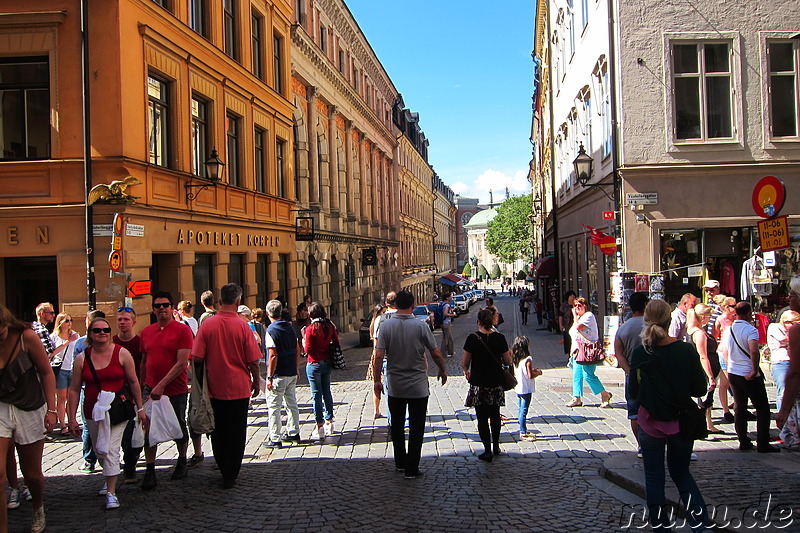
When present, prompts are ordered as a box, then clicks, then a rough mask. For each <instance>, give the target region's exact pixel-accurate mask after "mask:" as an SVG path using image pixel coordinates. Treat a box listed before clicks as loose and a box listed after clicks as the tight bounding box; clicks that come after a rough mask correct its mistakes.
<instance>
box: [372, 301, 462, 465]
mask: <svg viewBox="0 0 800 533" xmlns="http://www.w3.org/2000/svg"><path fill="white" fill-rule="evenodd" d="M396 305H397V313H395V314H394V316H392V317H391V318H389V319H386V320H384V321H383V322H382V323H381V329H380V335H379V336H378V345H377V346H376V347H375V353H374V355H373V360H372V372H373V375H372V377H373V381H374V391H375V394H376V395H378V396H380V395H381V394H382V393H383V385H382V384H381V372H380V369H381V367H382V366H383V358H384V357H386V384H387V388H388V390H389V397H388V404H389V413H390V415H391V435H392V445H393V447H394V464H395V468H396V469H397V471H398V472H405V477H406V479H414V478H417V477H420V476H421V475H422V472H421V471H420V470H419V458H420V455H421V454H422V437H423V434H424V433H425V417H426V415H427V412H428V396H429V395H430V391H429V389H428V361H427V359H426V358H425V351H426V350H427V351H429V352H430V353H431V357H432V358H433V362H434V363H436V366H438V367H439V374H438V376H437V378H438V379H440V380H441V382H442V385H444V384H445V383H446V382H447V371H446V370H445V367H444V359H443V358H442V352H441V351H440V350H439V348H437V347H436V341H434V340H433V333H431V330H430V328H428V325H427V324H426V323H424V322H421V321H419V320H416V319H415V318H414V315H413V314H412V310H413V309H414V295H413V294H411V293H410V292H408V291H400V292H399V293H397V300H396ZM406 409H408V451H406V442H405V440H406V439H405V430H404V425H405V420H406Z"/></svg>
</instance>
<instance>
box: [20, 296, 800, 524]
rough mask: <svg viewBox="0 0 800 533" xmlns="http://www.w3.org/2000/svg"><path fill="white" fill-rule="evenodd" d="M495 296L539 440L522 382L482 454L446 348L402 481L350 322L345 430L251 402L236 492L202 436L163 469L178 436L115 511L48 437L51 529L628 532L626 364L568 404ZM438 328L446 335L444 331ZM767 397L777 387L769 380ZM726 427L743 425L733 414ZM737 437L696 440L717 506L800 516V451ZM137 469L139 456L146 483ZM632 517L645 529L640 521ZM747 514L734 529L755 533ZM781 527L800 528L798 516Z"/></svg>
mask: <svg viewBox="0 0 800 533" xmlns="http://www.w3.org/2000/svg"><path fill="white" fill-rule="evenodd" d="M496 304H497V305H498V306H499V307H500V309H501V311H502V312H503V314H504V317H505V320H506V323H505V324H504V325H503V327H501V331H503V332H504V333H505V334H506V336H507V337H508V339H509V341H511V340H513V336H514V335H516V334H519V333H522V334H526V335H528V336H529V337H531V339H532V345H533V351H534V359H535V361H536V364H537V366H540V367H541V368H542V369H543V370H544V375H543V376H542V377H540V378H538V379H537V392H536V393H535V394H534V400H533V405H532V406H531V411H530V413H529V418H530V423H529V429H532V430H533V431H535V432H536V434H537V440H536V441H535V442H524V441H519V439H518V434H517V431H518V427H517V422H516V411H517V409H516V401H517V400H516V396H515V395H514V394H513V392H512V393H509V394H508V395H507V397H506V407H505V408H503V411H502V412H503V413H504V414H505V415H507V416H508V417H509V420H508V421H507V422H505V425H504V427H503V435H502V438H501V447H502V448H503V450H504V452H505V453H504V455H501V456H499V457H498V458H496V460H495V461H494V462H493V463H491V464H486V463H483V462H481V461H479V460H478V459H477V454H478V453H480V452H481V451H482V446H481V445H480V443H479V439H478V436H477V428H476V422H475V419H474V414H473V411H471V410H470V409H467V408H465V407H464V406H463V400H464V397H465V395H466V391H467V384H466V382H465V380H464V378H463V376H462V375H461V369H460V357H459V356H456V357H454V358H452V359H448V360H447V367H448V373H449V375H450V379H449V380H448V383H447V385H446V386H444V387H442V386H441V385H439V384H438V383H437V382H436V381H435V379H434V376H435V366H434V365H432V364H431V372H430V375H431V397H430V400H429V407H428V415H429V416H428V424H427V427H426V434H425V441H424V444H423V454H422V455H423V458H422V464H421V468H422V469H423V470H424V471H425V476H424V477H423V478H421V479H417V480H404V479H403V478H402V476H398V475H397V474H396V473H395V472H394V468H393V462H392V460H391V456H392V452H391V445H390V443H389V439H388V431H387V428H386V426H385V424H386V420H385V419H379V420H377V421H375V420H373V412H372V397H371V394H372V393H371V390H372V387H371V383H370V382H369V381H366V380H365V379H364V378H365V374H366V369H367V365H368V360H369V354H370V349H368V348H358V347H355V345H356V344H357V335H356V334H347V335H343V336H342V345H343V346H344V347H345V356H346V358H347V362H348V368H347V369H346V370H343V371H335V372H334V375H333V378H334V383H333V387H332V389H333V398H334V402H335V403H336V412H335V414H336V423H335V433H334V435H333V436H332V437H330V438H328V439H326V442H325V444H323V445H319V444H315V443H310V442H308V441H306V440H304V441H303V442H302V443H301V444H300V445H294V446H291V447H287V448H283V449H279V450H272V449H270V448H267V447H266V446H264V442H265V440H266V437H267V419H266V415H267V413H266V408H265V406H264V403H263V400H262V399H257V400H256V401H254V403H253V407H254V408H253V409H252V410H251V411H250V420H249V422H250V425H249V430H248V442H247V449H246V452H245V453H246V457H245V464H244V465H243V468H242V473H241V476H240V479H239V483H238V484H237V487H236V488H235V489H233V490H229V491H222V490H221V489H220V488H219V482H220V476H219V472H218V471H217V470H214V469H213V464H214V461H213V458H212V457H211V447H210V443H209V442H208V441H206V442H205V443H204V449H205V452H206V457H207V459H206V460H205V461H204V462H203V463H202V464H201V465H200V466H198V467H197V468H196V469H193V470H191V471H190V473H189V476H188V478H187V479H186V480H183V481H177V482H171V481H169V473H170V471H171V468H172V466H173V464H174V457H175V448H174V446H161V447H160V455H159V458H158V479H159V486H158V488H157V489H156V490H155V491H153V492H151V493H144V492H142V491H140V489H139V486H138V485H123V484H120V488H119V490H118V495H119V498H120V501H121V503H122V507H121V508H120V509H119V510H116V511H109V512H106V511H104V510H103V509H102V502H101V500H102V498H100V497H98V496H96V493H97V489H99V488H100V486H101V485H102V477H101V476H100V474H93V475H86V474H82V473H80V472H79V470H78V468H79V467H80V466H81V462H82V461H81V459H80V443H79V442H75V441H60V440H59V441H56V442H48V443H47V444H46V445H45V459H44V468H45V473H46V476H47V494H46V509H47V515H48V531H70V532H71V531H92V532H94V531H97V532H100V531H124V532H126V533H127V532H129V531H131V530H132V529H133V530H136V531H142V532H149V531H161V532H173V531H174V532H178V531H181V532H183V531H331V530H349V531H355V530H358V531H377V530H384V531H488V530H493V531H500V530H502V531H544V532H551V531H564V532H572V531H580V532H584V531H587V532H588V531H597V532H608V531H612V530H624V529H625V526H626V525H627V524H628V523H629V521H630V517H631V516H635V513H636V511H637V510H639V511H640V510H641V505H642V503H643V501H642V499H641V498H640V497H639V496H637V495H636V494H635V492H636V491H637V490H640V488H641V486H642V471H641V462H640V461H639V460H637V459H636V455H635V450H636V445H635V441H634V440H633V438H632V437H631V435H630V427H629V425H628V420H627V419H626V417H625V414H626V411H625V403H624V397H623V396H624V395H623V391H622V388H621V385H622V382H623V374H622V372H621V371H620V370H618V369H613V368H610V367H603V368H599V369H598V376H600V379H601V380H602V381H603V383H604V384H605V385H606V387H608V389H609V390H610V391H612V392H613V393H614V399H613V402H612V404H613V405H612V408H610V409H599V408H597V407H596V405H597V404H598V403H599V398H597V397H595V396H593V395H591V394H586V395H584V403H585V405H586V407H581V408H576V409H570V408H567V407H564V403H565V402H566V401H568V400H569V398H570V396H571V373H570V370H569V369H567V368H565V367H564V363H565V361H566V360H565V358H564V356H563V350H562V346H561V345H560V344H559V342H558V341H559V339H560V337H559V336H558V335H555V334H552V333H548V332H546V331H539V330H538V329H537V328H538V326H537V325H536V318H535V315H532V316H531V320H530V321H529V325H528V326H522V325H521V324H520V323H519V314H518V313H517V312H516V300H515V299H512V298H510V297H508V296H504V295H501V296H499V297H498V298H497V299H496ZM478 307H480V303H478V304H477V306H473V308H472V310H471V311H470V313H469V314H468V315H465V316H461V317H459V318H458V319H457V320H456V321H455V323H454V338H455V343H456V346H457V350H456V352H457V353H458V352H460V349H458V347H460V346H462V345H463V342H464V339H465V338H466V336H467V334H468V333H469V332H470V331H474V329H475V315H476V314H477V311H476V310H477V308H478ZM354 335H355V336H354ZM435 335H436V337H437V340H438V338H439V336H440V334H439V332H438V331H437V332H436V334H435ZM770 393H771V394H772V395H774V389H770ZM298 396H299V397H298V400H299V403H300V409H301V436H302V437H303V439H307V438H308V436H309V434H310V432H311V428H312V426H313V416H312V408H311V405H310V393H309V389H308V385H307V382H306V379H305V377H304V376H301V378H300V385H299V388H298ZM384 405H385V403H384ZM722 427H723V428H724V429H726V430H730V431H732V429H733V428H732V425H730V424H729V425H724V426H722ZM751 429H754V427H751ZM735 448H736V442H735V438H734V437H733V435H731V434H728V435H725V436H723V439H722V440H720V441H719V442H702V443H698V445H697V450H698V455H699V456H700V460H699V461H697V462H695V463H693V464H692V470H693V472H694V474H695V476H696V477H697V479H698V482H699V484H700V487H701V490H702V491H703V494H704V495H705V496H706V498H707V499H708V500H709V502H714V503H715V504H720V505H728V506H729V509H730V512H729V514H728V518H730V517H731V516H733V513H734V512H736V513H739V514H741V512H742V511H743V510H744V509H745V507H747V505H749V504H750V503H755V504H758V498H759V495H760V493H761V492H762V491H768V492H770V493H772V494H773V500H772V502H771V504H770V505H771V507H770V509H771V510H773V513H774V510H775V509H776V507H777V506H778V505H783V506H786V505H788V506H790V507H791V508H792V509H793V510H795V511H794V513H795V515H796V513H797V511H796V510H797V509H798V507H800V505H799V504H800V492H798V490H797V488H798V480H800V477H798V474H800V454H797V453H793V452H783V453H780V454H772V455H769V456H764V455H758V454H755V453H741V452H738V451H737V450H736V449H735ZM142 471H143V464H141V463H140V479H141V472H142ZM601 474H603V475H605V478H603V477H602V476H601ZM609 480H613V481H614V482H615V483H617V484H619V485H620V486H623V487H624V488H625V489H628V490H623V489H621V488H620V487H619V486H618V485H615V484H613V483H611V482H609ZM629 490H631V491H633V493H631V492H628V491H629ZM764 507H765V503H763V502H762V505H761V509H763V508H764ZM773 518H775V517H773ZM29 523H30V504H27V503H23V505H22V506H21V507H20V509H18V510H12V511H10V512H9V525H10V531H26V530H27V528H28V525H29ZM632 525H633V526H634V530H636V525H637V523H636V522H635V521H634V522H633V523H632ZM638 525H641V524H640V523H639V524H638ZM734 525H735V524H734ZM744 525H746V524H743V526H742V528H739V529H737V530H739V531H745V529H744ZM678 530H679V531H685V530H686V529H685V528H683V529H681V528H679V529H678ZM782 531H800V522H798V523H797V524H794V523H793V524H791V525H790V526H789V527H787V528H784V529H782Z"/></svg>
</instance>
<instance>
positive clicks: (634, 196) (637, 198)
mask: <svg viewBox="0 0 800 533" xmlns="http://www.w3.org/2000/svg"><path fill="white" fill-rule="evenodd" d="M625 203H626V204H628V205H653V204H657V203H658V193H657V192H629V193H625Z"/></svg>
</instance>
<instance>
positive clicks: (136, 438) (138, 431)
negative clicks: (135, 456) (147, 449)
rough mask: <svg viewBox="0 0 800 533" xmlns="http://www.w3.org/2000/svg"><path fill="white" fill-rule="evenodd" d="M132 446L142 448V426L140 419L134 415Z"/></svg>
mask: <svg viewBox="0 0 800 533" xmlns="http://www.w3.org/2000/svg"><path fill="white" fill-rule="evenodd" d="M131 447H132V448H144V428H143V427H142V421H141V420H139V417H136V424H135V425H134V426H133V435H132V436H131Z"/></svg>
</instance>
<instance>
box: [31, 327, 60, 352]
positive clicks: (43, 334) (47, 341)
mask: <svg viewBox="0 0 800 533" xmlns="http://www.w3.org/2000/svg"><path fill="white" fill-rule="evenodd" d="M31 327H32V328H33V331H35V332H36V334H37V335H38V336H39V340H41V341H42V344H44V349H45V351H46V352H47V355H48V356H49V355H50V354H52V353H53V351H54V350H55V349H56V346H55V344H53V341H52V339H51V338H50V332H49V331H47V328H46V327H44V324H42V323H41V322H39V321H36V322H34V323H33V324H31Z"/></svg>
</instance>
